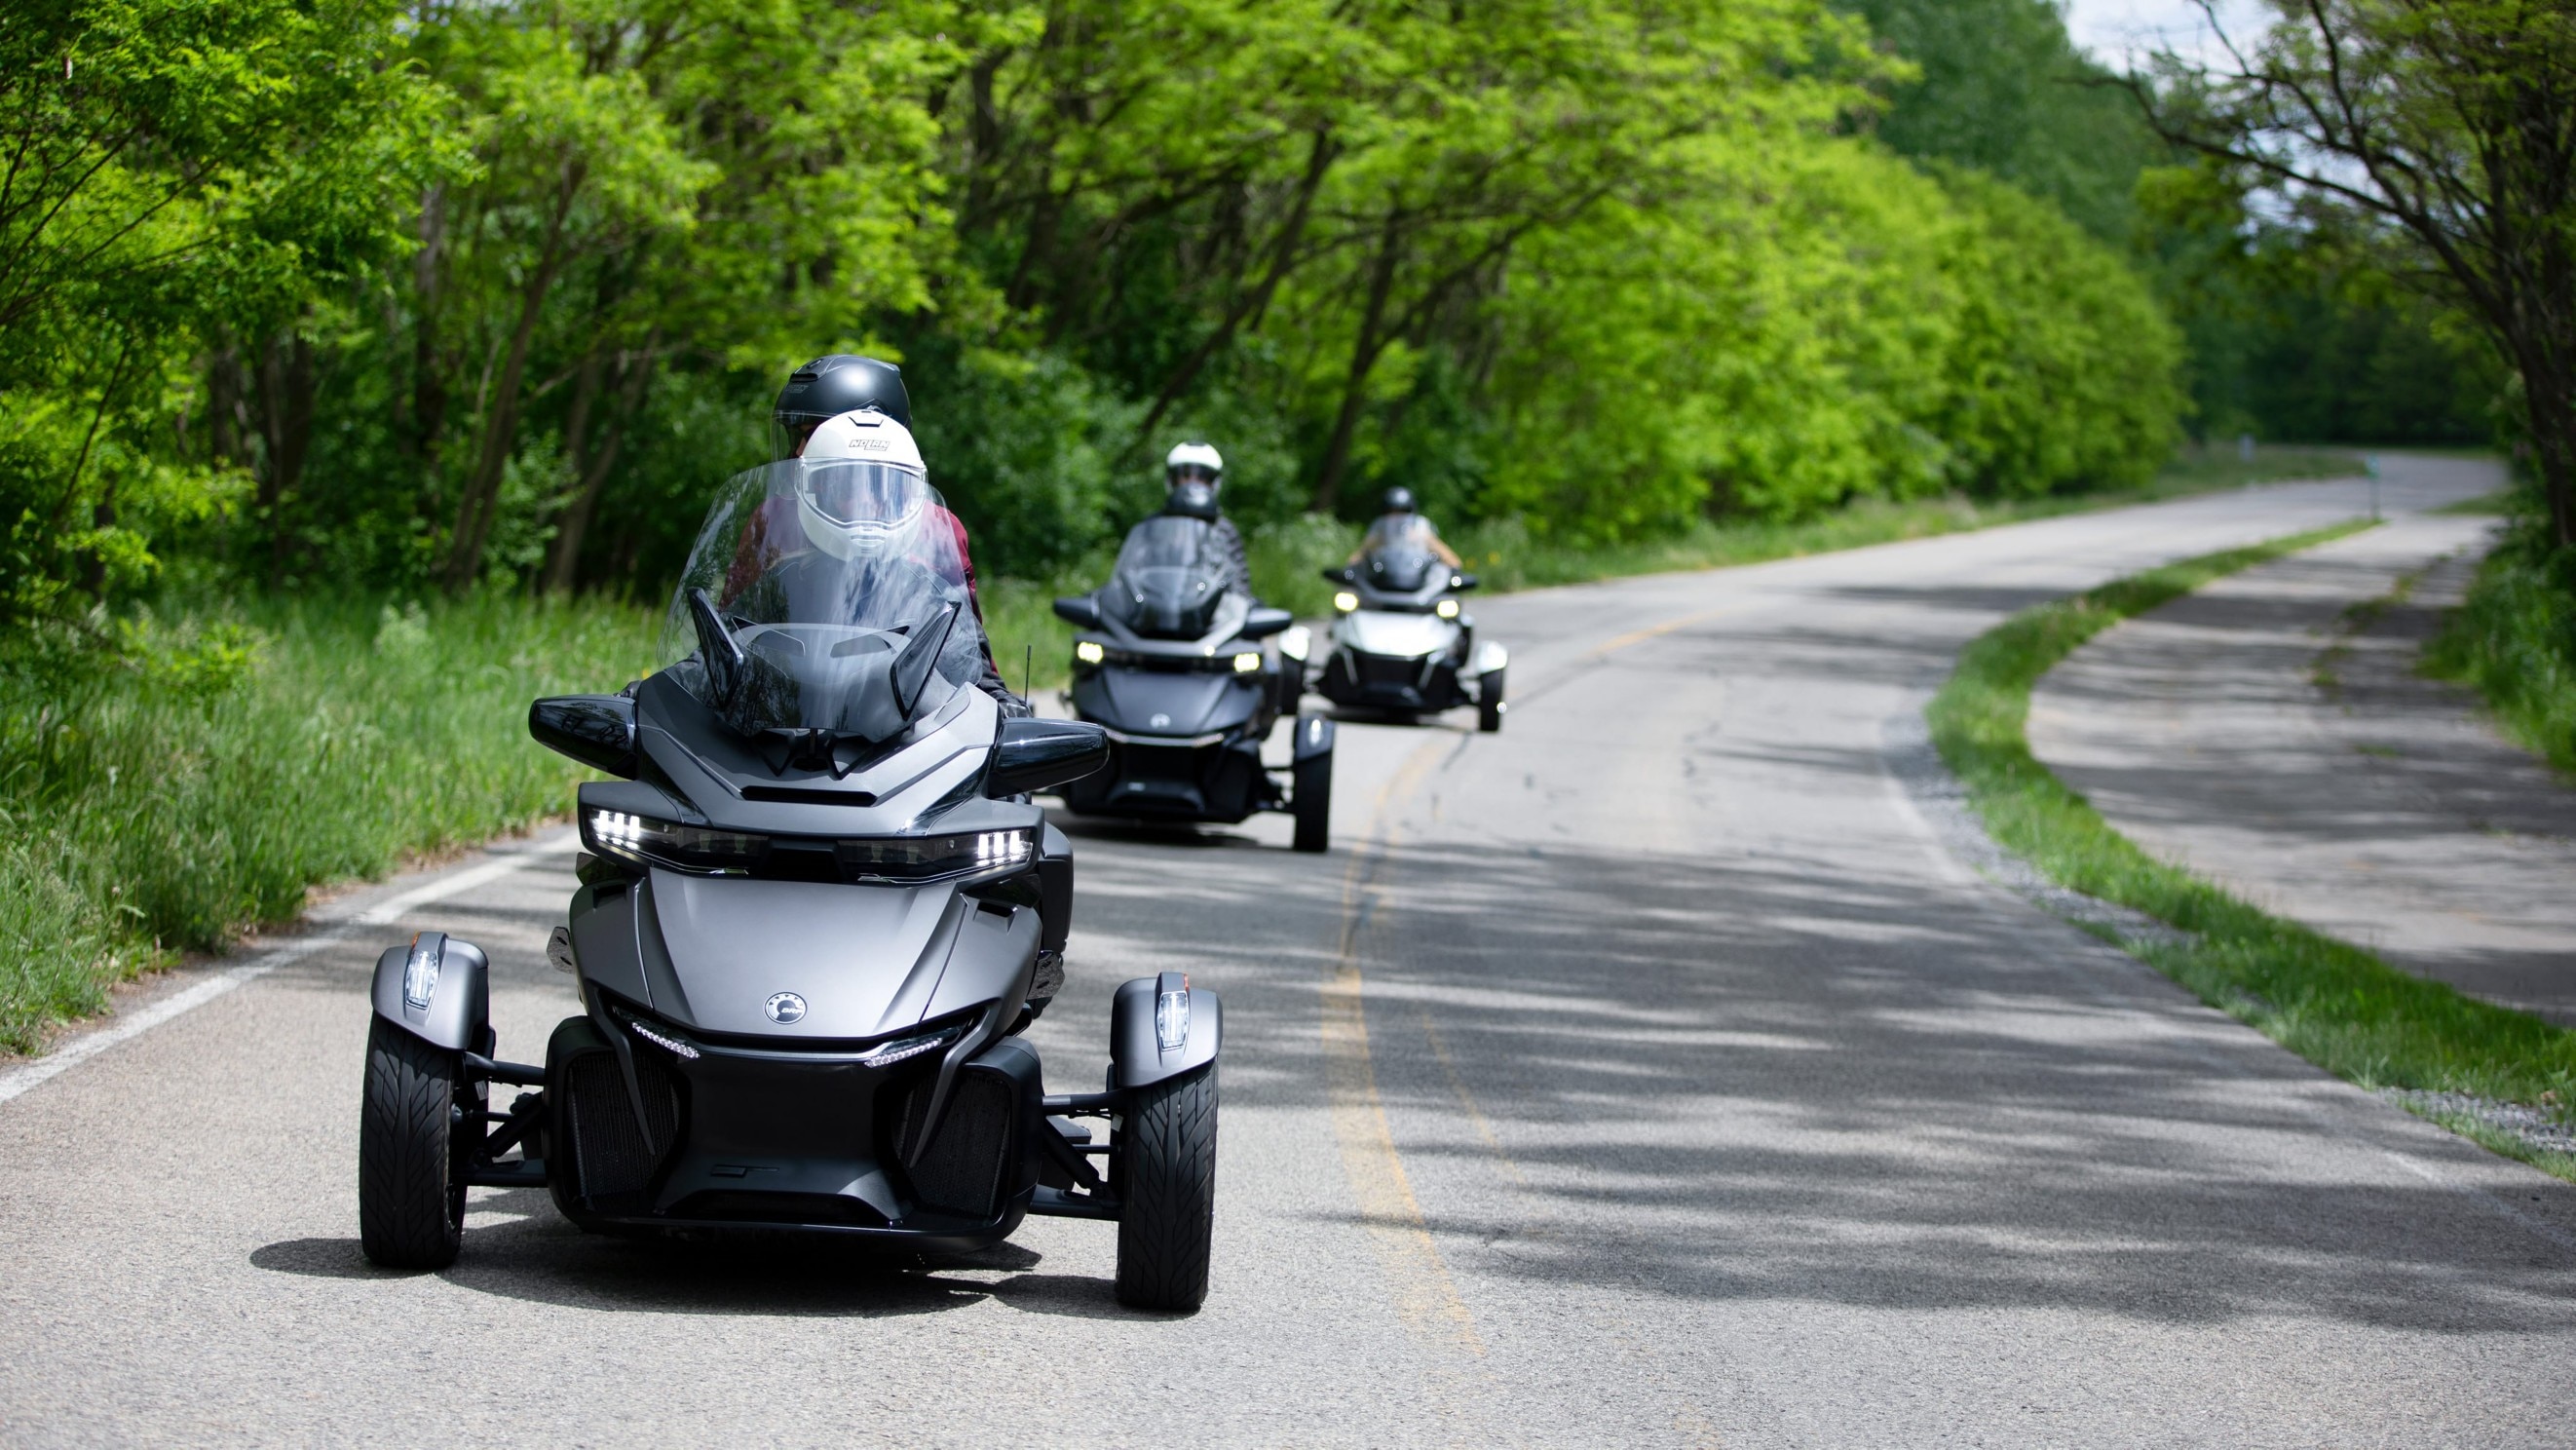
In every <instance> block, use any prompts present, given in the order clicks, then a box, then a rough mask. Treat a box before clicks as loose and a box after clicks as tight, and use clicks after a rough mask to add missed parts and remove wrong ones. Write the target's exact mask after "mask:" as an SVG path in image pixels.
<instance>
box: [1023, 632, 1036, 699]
mask: <svg viewBox="0 0 2576 1450" xmlns="http://www.w3.org/2000/svg"><path fill="white" fill-rule="evenodd" d="M1026 648H1027V650H1028V653H1026V654H1024V655H1022V656H1020V699H1021V701H1022V702H1023V703H1025V704H1026V705H1027V706H1028V707H1029V713H1030V714H1032V715H1034V714H1036V713H1037V712H1038V702H1037V700H1036V699H1035V698H1034V697H1033V696H1031V695H1030V693H1029V690H1030V684H1029V681H1030V680H1031V679H1032V678H1033V677H1034V676H1035V675H1036V673H1037V668H1038V647H1037V645H1036V644H1035V643H1034V642H1032V643H1030V644H1029V645H1028V646H1026Z"/></svg>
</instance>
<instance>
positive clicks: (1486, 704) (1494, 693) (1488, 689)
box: [1476, 670, 1503, 735]
mask: <svg viewBox="0 0 2576 1450" xmlns="http://www.w3.org/2000/svg"><path fill="white" fill-rule="evenodd" d="M1476 728H1477V729H1479V730H1481V731H1483V732H1485V733H1486V734H1488V735H1491V734H1493V733H1495V732H1496V731H1498V730H1501V729H1502V728H1503V672H1502V671H1501V670H1487V671H1486V672H1485V673H1484V674H1483V675H1482V676H1480V677H1479V678H1478V679H1477V681H1476Z"/></svg>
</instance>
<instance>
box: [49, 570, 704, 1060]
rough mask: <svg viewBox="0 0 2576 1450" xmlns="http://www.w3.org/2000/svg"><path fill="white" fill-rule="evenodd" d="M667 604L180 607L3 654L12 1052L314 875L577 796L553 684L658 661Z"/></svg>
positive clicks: (373, 873) (444, 840)
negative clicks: (61, 644)
mask: <svg viewBox="0 0 2576 1450" xmlns="http://www.w3.org/2000/svg"><path fill="white" fill-rule="evenodd" d="M659 629H660V621H659V620H658V618H656V617H654V616H652V615H649V614H647V613H645V612H643V611H640V610H636V609H634V608H631V607H628V606H624V605H615V604H607V603H577V604H545V603H531V602H529V601H527V600H525V599H523V598H518V597H495V598H485V599H477V600H472V601H468V602H464V603H457V604H441V605H435V606H431V607H428V608H423V607H421V606H419V605H411V606H408V607H400V608H397V607H391V606H386V605H383V604H380V603H373V602H370V603H365V604H358V603H350V602H346V601H328V600H299V601H293V602H285V601H279V602H267V603H253V604H239V605H234V604H226V605H221V606H216V607H213V608H210V609H206V610H203V611H196V612H187V613H173V612H169V611H164V612H163V613H161V614H157V615H151V614H148V615H144V616H141V617H139V618H137V619H134V620H129V621H126V622H125V623H124V626H123V631H124V633H125V636H126V638H125V639H124V641H123V648H121V649H120V650H118V651H115V652H112V653H111V652H105V651H98V650H94V649H93V650H67V651H62V652H59V653H56V654H54V655H52V656H47V655H45V654H44V653H43V652H41V651H31V652H29V653H26V654H23V655H19V656H14V657H12V658H11V659H10V660H9V661H8V662H7V665H6V668H5V669H0V760H4V761H6V762H7V766H6V769H5V772H4V773H0V827H5V831H0V837H5V842H6V844H5V846H0V1046H5V1047H6V1048H9V1049H11V1050H14V1051H19V1052H27V1051H32V1050H34V1049H35V1047H36V1046H37V1045H38V1044H39V1042H40V1040H41V1037H42V1034H43V1031H44V1029H45V1028H46V1027H47V1026H48V1025H49V1024H51V1023H54V1022H58V1021H61V1020H64V1019H66V1018H70V1017H75V1016H79V1015H82V1014H85V1013H89V1012H94V1011H97V1010H98V1009H99V1008H100V1006H102V1005H103V1003H104V1000H105V991H106V988H107V986H108V985H109V984H110V983H112V982H114V981H116V980H119V979H121V978H124V977H127V976H131V975H133V974H134V973H136V972H138V971H141V970H145V969H148V968H150V967H153V966H157V965H160V964H162V963H164V962H166V961H168V960H170V958H171V957H172V955H173V954H174V953H176V952H179V951H183V950H219V949H221V948H222V947H224V946H225V945H226V944H227V943H228V942H229V941H230V939H231V937H232V935H233V933H235V932H236V931H238V930H240V929H241V928H242V927H244V926H246V925H249V924H252V923H257V922H265V921H277V920H282V919H285V918H289V917H292V916H294V915H295V914H296V913H297V912H299V911H300V910H301V909H302V908H303V905H304V901H305V895H306V891H307V889H308V888H310V887H311V886H313V885H315V884H317V883H321V882H327V881H334V880H342V879H347V878H351V877H370V878H372V877H377V876H382V875H383V874H385V873H386V872H387V871H388V870H390V869H392V868H393V867H394V866H395V865H396V864H397V863H399V862H400V861H401V860H402V859H403V858H404V857H406V856H408V855H411V854H414V853H420V852H433V851H438V850H441V849H444V848H449V847H453V846H456V845H460V844H464V843H468V842H474V841H480V840H484V839H487V838H489V837H492V836H494V835H499V834H502V833H505V832H508V831H512V830H517V829H522V828H525V827H526V826H528V825H531V824H533V823H534V822H536V821H538V820H540V819H542V818H544V817H546V816H549V815H554V814H559V813H561V812H563V811H565V810H568V809H570V807H571V797H572V788H573V785H574V784H575V783H576V782H577V781H579V780H581V779H583V778H584V773H583V771H582V770H581V768H580V767H579V766H576V765H574V764H573V763H571V762H570V761H567V760H565V759H563V758H561V757H560V756H556V755H554V754H552V753H551V752H548V751H545V750H541V749H538V748H536V747H535V746H534V745H532V744H531V743H530V742H529V740H528V735H527V725H526V721H527V709H528V701H529V700H530V699H531V698H533V697H535V696H538V695H542V694H550V693H562V692H566V691H573V690H601V689H615V688H616V687H617V686H619V685H621V684H623V683H624V682H626V681H627V680H631V679H634V678H636V677H638V676H639V675H641V674H643V673H644V672H646V671H647V670H649V669H650V668H652V665H653V661H654V653H655V651H654V642H655V639H656V637H657V636H658V634H659Z"/></svg>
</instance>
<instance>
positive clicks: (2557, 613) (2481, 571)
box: [2424, 494, 2576, 776]
mask: <svg viewBox="0 0 2576 1450" xmlns="http://www.w3.org/2000/svg"><path fill="white" fill-rule="evenodd" d="M2507 517H2508V518H2510V519H2511V522H2510V523H2509V524H2508V525H2507V526H2506V530H2505V536H2504V538H2503V539H2502V540H2501V541H2499V542H2498V543H2497V545H2496V547H2495V549H2494V551H2493V552H2491V553H2489V554H2488V555H2487V557H2486V559H2485V560H2484V562H2482V563H2480V564H2479V566H2478V573H2477V577H2476V578H2475V579H2473V580H2471V581H2470V583H2469V592H2468V596H2467V597H2466V598H2464V599H2463V600H2461V602H2460V607H2459V608H2458V609H2457V610H2454V611H2453V612H2452V614H2451V617H2450V619H2449V620H2448V621H2447V622H2446V623H2445V624H2444V625H2443V628H2442V632H2441V633H2440V634H2439V635H2437V636H2435V637H2434V639H2433V642H2432V644H2431V645H2430V646H2428V647H2427V648H2426V649H2425V651H2424V670H2425V673H2427V674H2430V675H2433V676H2434V677H2436V678H2439V679H2447V680H2452V681H2456V682H2458V683H2460V684H2464V685H2468V686H2470V687H2471V688H2473V689H2475V690H2477V692H2478V693H2479V694H2480V695H2482V696H2484V697H2485V699H2486V702H2487V707H2488V708H2489V709H2490V710H2491V711H2493V712H2494V715H2495V720H2496V723H2497V725H2498V726H2499V727H2501V728H2502V729H2503V731H2504V733H2505V735H2506V737H2507V738H2509V739H2511V740H2512V741H2514V742H2515V743H2516V744H2518V745H2520V746H2522V747H2523V748H2524V749H2525V750H2528V751H2530V752H2531V753H2532V754H2534V755H2537V756H2539V757H2541V758H2542V759H2543V760H2546V761H2548V762H2549V763H2550V764H2551V765H2552V766H2555V767H2556V768H2557V769H2558V770H2559V771H2561V772H2562V773H2565V774H2568V775H2571V776H2576V554H2570V553H2569V552H2568V551H2565V550H2561V549H2558V548H2555V547H2553V546H2552V545H2551V543H2550V538H2549V526H2548V523H2547V520H2546V518H2545V517H2544V516H2543V515H2542V514H2541V512H2540V508H2539V504H2538V501H2537V500H2535V499H2533V498H2531V497H2530V496H2529V495H2528V494H2522V495H2517V496H2516V497H2514V498H2513V499H2512V500H2511V501H2510V503H2509V505H2508V509H2507Z"/></svg>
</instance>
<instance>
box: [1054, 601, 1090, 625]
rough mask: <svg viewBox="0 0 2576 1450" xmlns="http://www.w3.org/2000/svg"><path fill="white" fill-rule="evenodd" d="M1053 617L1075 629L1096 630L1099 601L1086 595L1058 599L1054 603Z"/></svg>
mask: <svg viewBox="0 0 2576 1450" xmlns="http://www.w3.org/2000/svg"><path fill="white" fill-rule="evenodd" d="M1055 617H1056V618H1058V619H1061V620H1063V621H1064V622H1065V623H1067V624H1070V625H1072V626H1073V627H1074V628H1076V629H1098V628H1099V627H1100V601H1099V600H1097V599H1094V598H1092V597H1091V596H1090V595H1088V594H1079V595H1076V596H1074V597H1073V598H1071V599H1059V600H1057V601H1056V602H1055Z"/></svg>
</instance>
